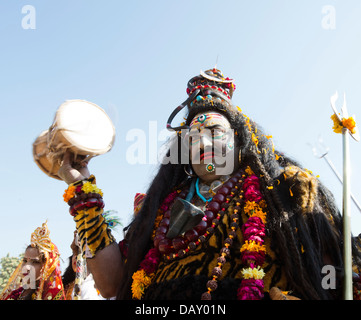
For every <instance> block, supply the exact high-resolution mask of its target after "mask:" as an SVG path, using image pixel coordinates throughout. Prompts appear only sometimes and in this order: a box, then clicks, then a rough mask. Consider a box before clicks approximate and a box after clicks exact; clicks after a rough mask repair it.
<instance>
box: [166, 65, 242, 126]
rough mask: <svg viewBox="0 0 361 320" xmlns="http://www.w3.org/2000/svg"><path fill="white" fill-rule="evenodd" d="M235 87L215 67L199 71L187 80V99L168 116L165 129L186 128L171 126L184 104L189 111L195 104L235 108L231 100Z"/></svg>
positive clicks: (232, 81) (231, 81)
mask: <svg viewBox="0 0 361 320" xmlns="http://www.w3.org/2000/svg"><path fill="white" fill-rule="evenodd" d="M235 89H236V86H235V84H234V80H233V79H230V78H228V77H224V76H223V74H222V72H221V71H220V70H218V69H217V68H212V69H209V70H206V71H204V72H203V71H201V72H200V74H199V75H198V76H195V77H193V78H192V79H190V80H189V81H188V84H187V94H188V99H187V100H185V101H184V102H183V103H182V104H181V105H180V106H178V107H177V108H176V109H175V110H174V111H173V112H172V114H171V115H170V116H169V119H168V121H167V129H168V130H171V131H178V130H182V129H185V128H188V126H187V125H185V124H183V125H181V126H178V127H172V126H171V123H172V120H173V119H174V117H175V116H176V115H177V114H178V113H179V112H180V111H181V110H182V109H183V108H184V107H185V106H188V110H189V111H191V109H192V108H193V107H194V106H196V105H204V106H209V105H211V106H218V107H219V108H221V109H223V110H227V109H234V110H236V108H235V107H234V106H233V104H232V101H231V99H232V96H233V92H234V90H235Z"/></svg>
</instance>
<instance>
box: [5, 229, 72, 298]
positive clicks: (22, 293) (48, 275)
mask: <svg viewBox="0 0 361 320" xmlns="http://www.w3.org/2000/svg"><path fill="white" fill-rule="evenodd" d="M49 234H50V232H49V229H48V226H47V224H46V222H45V223H43V224H42V226H41V227H39V228H37V229H36V230H35V231H34V232H33V233H32V234H31V242H30V245H29V246H28V247H27V248H26V250H25V253H24V258H23V261H22V262H21V263H20V264H19V266H18V267H17V268H16V269H15V271H14V272H13V274H12V275H11V277H10V279H9V281H8V283H7V285H6V286H5V288H4V290H3V292H2V293H1V299H0V300H64V299H65V296H64V288H63V282H62V278H61V271H60V260H59V257H60V255H59V251H58V248H57V247H56V246H55V244H54V243H52V242H51V240H50V237H49Z"/></svg>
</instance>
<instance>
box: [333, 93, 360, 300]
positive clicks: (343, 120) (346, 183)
mask: <svg viewBox="0 0 361 320" xmlns="http://www.w3.org/2000/svg"><path fill="white" fill-rule="evenodd" d="M337 98H338V93H337V92H336V93H335V94H334V95H333V96H332V97H331V107H332V109H333V112H334V114H333V115H332V117H331V118H332V120H333V121H334V126H333V131H334V132H336V133H342V145H343V199H342V215H343V241H344V254H343V259H344V288H343V290H344V291H343V296H344V300H352V299H353V290H352V249H351V211H350V150H349V140H348V134H347V133H349V134H350V135H351V137H352V138H354V139H355V140H356V141H359V140H360V136H359V133H358V130H357V127H356V122H355V120H354V118H355V117H354V116H352V117H349V116H348V112H347V107H346V97H345V95H344V100H343V105H342V108H341V113H342V116H340V114H339V113H338V112H337V109H336V107H335V102H336V100H337Z"/></svg>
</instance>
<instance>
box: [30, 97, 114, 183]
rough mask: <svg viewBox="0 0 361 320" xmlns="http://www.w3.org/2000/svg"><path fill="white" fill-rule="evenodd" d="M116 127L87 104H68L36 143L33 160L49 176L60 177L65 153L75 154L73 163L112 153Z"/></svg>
mask: <svg viewBox="0 0 361 320" xmlns="http://www.w3.org/2000/svg"><path fill="white" fill-rule="evenodd" d="M114 139H115V128H114V125H113V123H112V121H111V119H110V118H109V116H108V115H107V114H106V112H105V111H104V110H103V109H102V108H100V107H99V106H97V105H96V104H94V103H92V102H89V101H85V100H68V101H66V102H64V103H63V104H62V105H61V106H60V107H59V108H58V110H57V112H56V114H55V117H54V121H53V124H52V125H51V127H50V128H49V129H48V130H45V131H43V132H42V133H41V134H40V135H39V136H38V137H37V138H36V140H35V141H34V143H33V157H34V161H35V162H36V164H37V165H38V167H39V168H40V169H41V170H42V171H43V172H45V173H46V174H47V175H48V176H50V177H52V178H55V179H59V180H61V179H60V177H59V176H58V175H57V173H58V170H59V168H60V166H61V161H62V158H63V155H64V153H65V151H67V150H70V151H71V152H72V153H73V154H74V162H75V163H76V162H77V161H78V162H79V161H80V160H84V159H87V160H89V159H90V158H92V157H95V156H98V155H101V154H104V153H107V152H108V151H110V150H111V148H112V146H113V144H114Z"/></svg>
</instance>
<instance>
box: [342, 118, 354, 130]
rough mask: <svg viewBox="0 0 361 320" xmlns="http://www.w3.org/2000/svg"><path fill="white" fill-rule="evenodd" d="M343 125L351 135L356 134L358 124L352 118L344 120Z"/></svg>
mask: <svg viewBox="0 0 361 320" xmlns="http://www.w3.org/2000/svg"><path fill="white" fill-rule="evenodd" d="M342 125H343V126H344V127H345V128H347V129H348V130H350V131H351V133H353V134H354V133H356V122H355V119H354V118H352V117H350V118H347V119H342Z"/></svg>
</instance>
